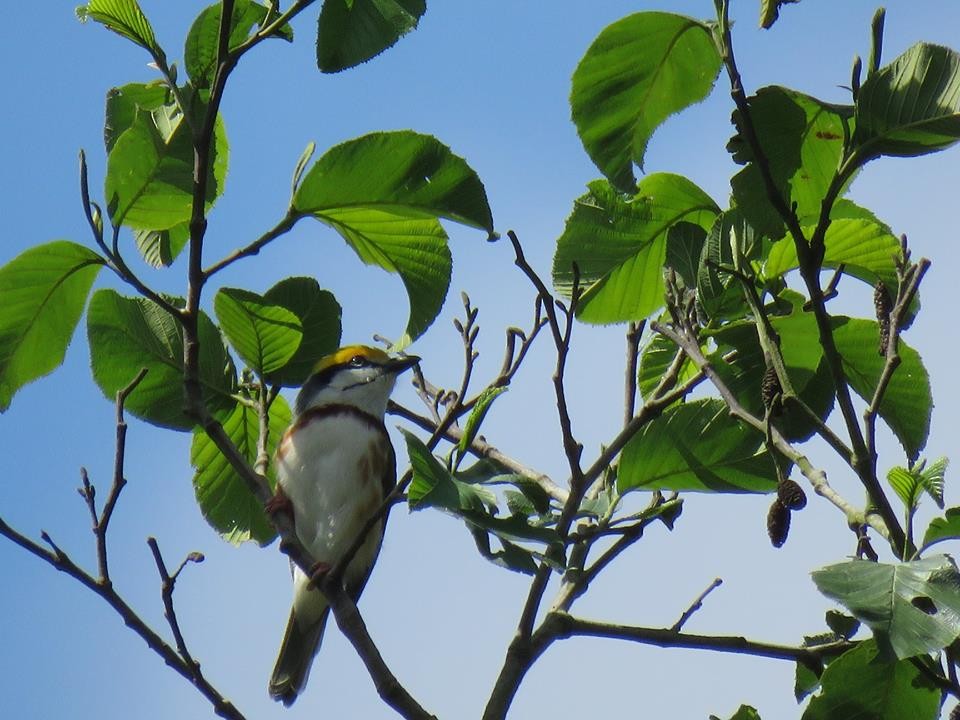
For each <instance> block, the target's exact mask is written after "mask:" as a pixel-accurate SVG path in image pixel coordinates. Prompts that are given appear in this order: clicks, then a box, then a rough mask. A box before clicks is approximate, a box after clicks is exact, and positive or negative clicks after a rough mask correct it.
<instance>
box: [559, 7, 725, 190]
mask: <svg viewBox="0 0 960 720" xmlns="http://www.w3.org/2000/svg"><path fill="white" fill-rule="evenodd" d="M720 65H721V63H720V55H719V54H718V52H717V47H716V44H715V43H714V40H713V34H712V29H711V25H709V24H707V23H703V22H700V21H698V20H694V19H693V18H688V17H684V16H682V15H673V14H670V13H662V12H642V13H636V14H634V15H629V16H628V17H625V18H623V19H622V20H619V21H617V22H615V23H613V24H612V25H609V26H607V27H606V28H604V30H603V31H602V32H601V33H600V34H599V35H598V36H597V38H596V40H594V41H593V44H592V45H591V46H590V48H589V49H588V50H587V52H586V54H585V55H584V56H583V59H581V60H580V63H579V64H578V65H577V69H576V70H575V71H574V73H573V86H572V89H571V92H570V108H571V112H572V115H573V122H574V123H575V124H576V126H577V132H578V133H579V135H580V140H581V142H582V143H583V147H584V149H586V151H587V154H588V155H589V156H590V159H591V160H593V162H594V164H595V165H596V166H597V168H599V170H600V172H602V173H603V174H604V176H605V177H606V178H607V179H608V180H609V181H610V182H611V184H613V185H614V186H615V187H617V188H618V189H619V190H620V191H622V192H626V193H632V192H633V191H634V185H635V180H634V174H633V163H636V164H637V165H639V166H640V167H641V169H642V168H643V157H644V154H645V153H646V149H647V143H648V142H649V140H650V137H651V136H652V135H653V133H654V131H655V130H656V129H657V127H658V126H659V125H660V124H661V123H662V122H663V121H664V120H666V119H667V118H668V117H670V116H671V115H673V114H674V113H676V112H679V111H680V110H683V109H684V108H686V107H688V106H690V105H693V104H694V103H697V102H699V101H701V100H703V99H704V98H705V97H706V96H707V95H708V94H709V93H710V90H711V89H712V88H713V83H714V81H715V80H716V77H717V73H719V72H720Z"/></svg>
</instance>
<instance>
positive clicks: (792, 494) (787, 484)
mask: <svg viewBox="0 0 960 720" xmlns="http://www.w3.org/2000/svg"><path fill="white" fill-rule="evenodd" d="M777 499H778V500H780V502H782V503H783V504H784V505H785V506H786V507H787V508H789V509H790V510H803V508H805V507H806V506H807V494H806V493H805V492H804V491H803V488H802V487H800V485H799V484H798V483H797V482H795V481H794V480H791V479H790V478H787V479H786V480H784V481H783V482H781V483H780V484H779V485H777Z"/></svg>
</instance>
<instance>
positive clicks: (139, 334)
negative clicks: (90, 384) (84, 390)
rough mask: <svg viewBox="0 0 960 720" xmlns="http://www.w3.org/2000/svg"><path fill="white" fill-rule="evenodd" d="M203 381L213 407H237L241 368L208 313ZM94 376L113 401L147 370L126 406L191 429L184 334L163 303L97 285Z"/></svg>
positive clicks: (92, 315) (90, 325) (91, 315)
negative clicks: (186, 401) (185, 406)
mask: <svg viewBox="0 0 960 720" xmlns="http://www.w3.org/2000/svg"><path fill="white" fill-rule="evenodd" d="M198 334H199V340H200V378H199V379H200V385H201V387H202V389H203V394H204V400H205V401H206V403H207V406H208V407H209V408H210V410H211V412H216V411H222V410H229V409H231V408H233V406H234V404H235V402H236V401H235V400H234V398H233V397H232V395H233V393H234V392H235V390H236V383H237V380H236V371H235V369H234V367H233V362H232V361H231V360H230V356H229V355H228V354H227V350H226V348H225V347H224V346H223V341H222V339H221V338H220V332H219V331H218V330H217V328H216V326H215V325H214V324H213V323H212V322H211V321H210V318H208V317H207V316H206V314H203V313H201V315H200V322H199V333H198ZM87 338H88V340H89V343H90V363H91V367H92V369H93V378H94V380H95V381H96V383H97V385H98V386H99V387H100V389H101V390H102V391H103V394H104V395H106V396H107V397H108V398H110V399H111V400H112V399H113V398H114V396H115V395H116V393H117V391H118V390H120V389H122V388H124V387H125V386H126V385H127V384H129V383H130V381H131V380H132V379H133V378H134V377H135V376H136V375H137V373H138V372H140V370H141V369H142V368H147V371H148V372H147V375H146V377H145V378H144V379H143V382H141V383H140V384H139V385H137V387H136V389H135V390H134V391H133V392H132V393H131V394H130V396H129V397H128V398H127V403H126V409H127V410H128V411H129V412H131V413H132V414H134V415H136V416H137V417H139V418H141V419H142V420H145V421H147V422H149V423H152V424H153V425H159V426H161V427H169V428H173V429H175V430H190V429H192V428H193V426H194V422H193V420H192V419H190V418H188V417H187V416H186V415H184V413H183V404H184V391H183V333H182V329H181V327H180V324H179V323H178V322H177V321H176V320H174V319H173V318H172V317H171V316H170V315H169V314H168V313H167V312H166V311H165V310H164V309H163V308H161V307H160V306H159V305H157V304H155V303H153V302H151V301H150V300H146V299H144V298H127V297H123V296H121V295H119V294H118V293H117V292H115V291H113V290H98V291H97V292H96V293H94V295H93V297H92V298H91V300H90V307H89V308H88V310H87Z"/></svg>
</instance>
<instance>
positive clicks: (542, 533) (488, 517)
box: [401, 428, 559, 545]
mask: <svg viewBox="0 0 960 720" xmlns="http://www.w3.org/2000/svg"><path fill="white" fill-rule="evenodd" d="M401 432H403V435H404V437H405V438H406V441H407V453H408V455H409V457H410V466H411V468H412V469H413V480H412V481H411V482H410V487H409V488H408V489H407V502H408V504H409V506H410V509H411V510H421V509H423V508H427V507H436V508H439V509H441V510H445V511H447V512H449V513H451V514H453V515H456V516H458V517H461V518H463V519H464V520H466V521H467V524H468V525H471V526H473V527H476V528H480V529H482V530H487V531H490V532H492V533H494V534H495V535H497V536H498V537H499V538H501V539H505V540H507V541H508V542H519V541H534V542H540V543H546V544H548V545H552V544H556V543H557V542H559V535H557V532H556V531H555V530H553V529H551V528H545V527H539V526H536V525H531V524H529V523H528V522H527V521H526V519H525V518H523V517H517V516H512V517H509V518H499V517H495V515H494V514H493V513H494V512H495V511H496V507H497V498H496V495H494V494H493V493H492V492H491V491H490V490H488V489H486V488H485V487H483V486H481V485H478V484H474V483H466V482H463V481H461V480H458V479H456V478H455V477H453V476H452V475H451V474H450V473H449V472H448V471H447V469H446V468H445V467H444V466H443V465H441V464H440V462H439V461H438V460H437V459H436V458H435V457H434V456H433V454H432V453H431V452H430V451H429V450H428V449H427V446H426V445H424V444H423V442H422V441H421V440H420V439H419V438H418V437H417V436H416V435H413V434H412V433H410V432H407V431H406V430H403V429H402V428H401Z"/></svg>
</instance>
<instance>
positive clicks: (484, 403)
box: [456, 385, 507, 465]
mask: <svg viewBox="0 0 960 720" xmlns="http://www.w3.org/2000/svg"><path fill="white" fill-rule="evenodd" d="M506 391H507V387H506V386H505V385H503V386H499V387H488V388H486V389H485V390H484V391H483V392H482V393H480V396H479V397H478V398H477V403H476V405H474V406H473V410H472V411H471V413H470V417H468V418H467V425H466V427H465V428H464V429H463V435H462V436H461V437H460V442H459V443H458V444H457V456H458V457H457V463H456V464H457V465H459V464H460V461H461V460H462V459H463V456H464V455H466V453H467V448H469V447H470V443H472V442H473V439H474V438H475V437H476V436H477V433H478V432H479V431H480V426H481V425H482V424H483V419H484V418H485V417H486V415H487V411H488V410H489V409H490V406H491V405H492V404H493V401H494V400H496V399H497V397H498V396H499V395H500V394H501V393H504V392H506Z"/></svg>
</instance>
